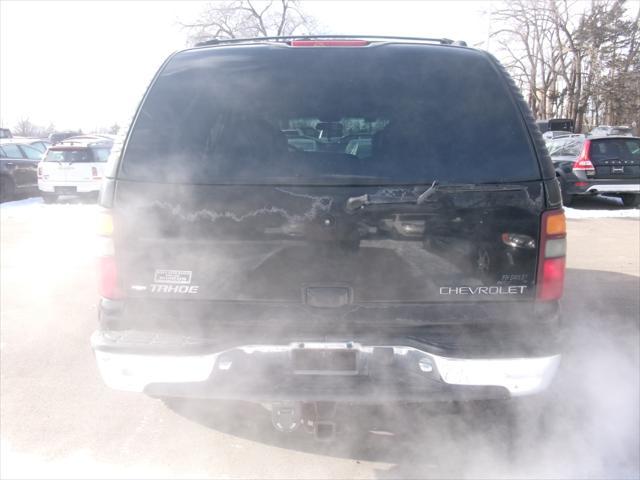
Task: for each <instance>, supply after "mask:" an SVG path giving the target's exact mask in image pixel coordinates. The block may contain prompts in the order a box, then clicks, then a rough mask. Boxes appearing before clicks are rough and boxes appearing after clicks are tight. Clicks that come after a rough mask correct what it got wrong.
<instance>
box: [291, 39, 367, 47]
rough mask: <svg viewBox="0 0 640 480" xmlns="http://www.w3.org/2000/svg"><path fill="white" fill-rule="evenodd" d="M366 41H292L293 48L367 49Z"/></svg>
mask: <svg viewBox="0 0 640 480" xmlns="http://www.w3.org/2000/svg"><path fill="white" fill-rule="evenodd" d="M367 45H369V42H367V41H366V40H291V46H292V47H366V46H367Z"/></svg>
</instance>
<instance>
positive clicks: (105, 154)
mask: <svg viewBox="0 0 640 480" xmlns="http://www.w3.org/2000/svg"><path fill="white" fill-rule="evenodd" d="M92 150H93V157H94V161H95V162H106V161H107V159H108V158H109V152H110V151H111V149H110V148H92Z"/></svg>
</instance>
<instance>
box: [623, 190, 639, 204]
mask: <svg viewBox="0 0 640 480" xmlns="http://www.w3.org/2000/svg"><path fill="white" fill-rule="evenodd" d="M620 197H621V198H622V203H623V204H624V206H625V207H639V206H640V195H639V194H635V193H624V194H622V195H620Z"/></svg>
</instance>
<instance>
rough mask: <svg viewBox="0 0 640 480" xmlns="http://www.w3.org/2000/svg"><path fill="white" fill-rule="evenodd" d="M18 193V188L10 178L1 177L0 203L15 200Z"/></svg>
mask: <svg viewBox="0 0 640 480" xmlns="http://www.w3.org/2000/svg"><path fill="white" fill-rule="evenodd" d="M15 193H16V186H15V184H14V183H13V180H11V179H10V178H9V177H4V176H3V177H0V202H7V201H9V200H11V199H13V197H14V195H15Z"/></svg>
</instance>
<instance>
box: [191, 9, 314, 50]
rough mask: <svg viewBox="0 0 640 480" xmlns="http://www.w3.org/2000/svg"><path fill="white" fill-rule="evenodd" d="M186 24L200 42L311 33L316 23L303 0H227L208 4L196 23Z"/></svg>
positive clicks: (195, 40)
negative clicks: (305, 9) (303, 8)
mask: <svg viewBox="0 0 640 480" xmlns="http://www.w3.org/2000/svg"><path fill="white" fill-rule="evenodd" d="M182 26H183V27H184V28H186V29H187V30H188V32H189V39H190V41H191V42H192V43H198V42H202V41H206V40H210V39H214V38H218V39H228V38H242V37H269V36H279V35H293V34H301V35H302V34H310V33H314V30H315V29H316V22H315V21H314V19H313V18H312V17H311V16H310V15H308V14H306V13H305V12H304V11H303V10H302V8H301V6H300V1H299V0H280V1H268V2H267V1H256V0H225V1H220V2H212V3H209V4H207V6H206V8H205V9H204V10H203V12H202V13H201V14H200V17H199V18H198V19H197V20H196V21H195V22H192V23H183V24H182Z"/></svg>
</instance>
